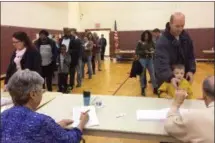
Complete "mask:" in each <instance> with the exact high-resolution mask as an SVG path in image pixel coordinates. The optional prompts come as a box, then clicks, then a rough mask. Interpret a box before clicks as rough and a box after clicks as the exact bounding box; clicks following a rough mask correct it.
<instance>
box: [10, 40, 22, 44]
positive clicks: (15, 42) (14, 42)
mask: <svg viewBox="0 0 215 143" xmlns="http://www.w3.org/2000/svg"><path fill="white" fill-rule="evenodd" d="M20 42H21V41H12V43H13V44H17V43H20Z"/></svg>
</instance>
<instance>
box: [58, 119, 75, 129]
mask: <svg viewBox="0 0 215 143" xmlns="http://www.w3.org/2000/svg"><path fill="white" fill-rule="evenodd" d="M72 123H73V120H70V119H63V120H61V121H60V122H58V124H59V125H60V126H61V127H62V128H66V127H67V126H68V125H70V124H72Z"/></svg>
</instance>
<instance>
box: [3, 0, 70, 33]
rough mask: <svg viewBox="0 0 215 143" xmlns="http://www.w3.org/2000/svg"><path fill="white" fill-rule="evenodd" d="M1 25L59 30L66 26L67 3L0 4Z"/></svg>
mask: <svg viewBox="0 0 215 143" xmlns="http://www.w3.org/2000/svg"><path fill="white" fill-rule="evenodd" d="M1 25H9V26H21V27H31V28H47V29H57V30H59V29H62V27H65V26H68V3H67V2H57V3H56V2H1Z"/></svg>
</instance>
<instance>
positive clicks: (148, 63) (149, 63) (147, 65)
mask: <svg viewBox="0 0 215 143" xmlns="http://www.w3.org/2000/svg"><path fill="white" fill-rule="evenodd" d="M139 62H140V64H141V65H142V67H143V72H142V73H141V75H140V84H141V87H142V88H145V87H146V85H145V80H146V74H145V72H146V69H147V70H148V71H149V75H150V79H151V81H152V86H153V88H157V82H156V79H155V71H154V65H153V59H147V58H140V59H139Z"/></svg>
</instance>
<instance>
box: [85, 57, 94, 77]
mask: <svg viewBox="0 0 215 143" xmlns="http://www.w3.org/2000/svg"><path fill="white" fill-rule="evenodd" d="M86 63H87V68H88V74H89V78H91V77H92V74H93V69H92V56H88V57H87V62H86ZM86 63H84V62H83V63H82V77H83V78H84V73H85V72H84V67H85V64H86Z"/></svg>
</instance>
